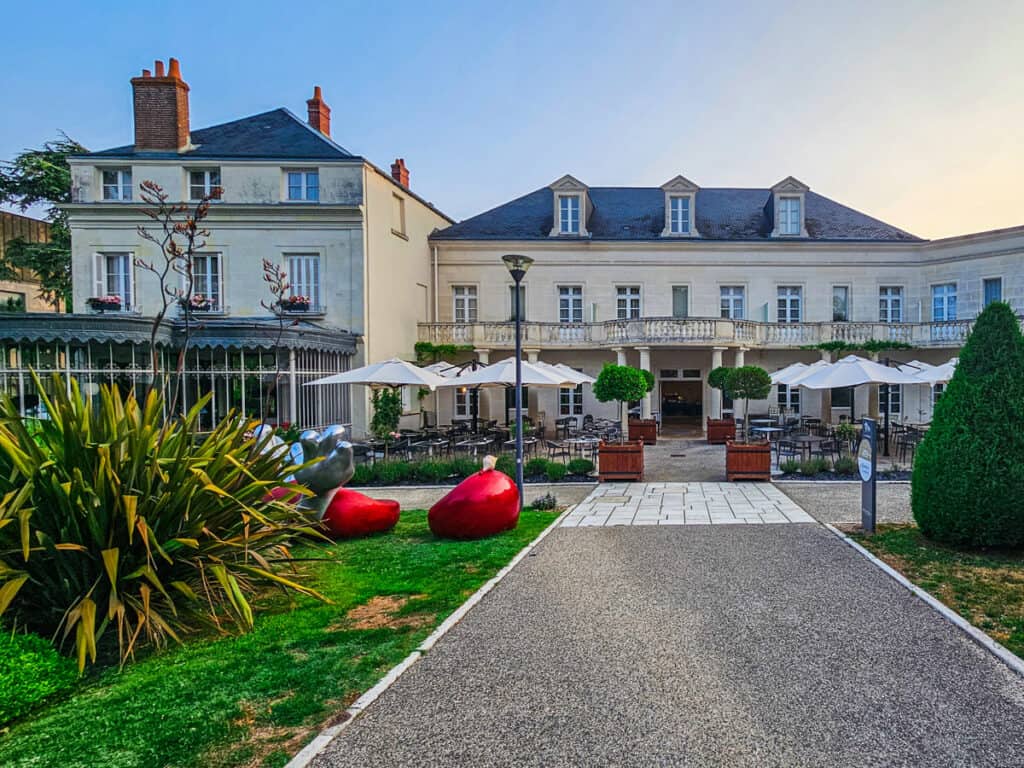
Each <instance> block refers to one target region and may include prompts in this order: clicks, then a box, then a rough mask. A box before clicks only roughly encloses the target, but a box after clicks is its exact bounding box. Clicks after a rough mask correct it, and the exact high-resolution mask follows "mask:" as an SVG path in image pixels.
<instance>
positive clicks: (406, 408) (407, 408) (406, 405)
mask: <svg viewBox="0 0 1024 768" xmlns="http://www.w3.org/2000/svg"><path fill="white" fill-rule="evenodd" d="M414 389H418V387H402V388H401V392H402V413H414V412H415V411H416V409H415V408H413V400H414V398H413V390H414ZM417 402H418V401H417Z"/></svg>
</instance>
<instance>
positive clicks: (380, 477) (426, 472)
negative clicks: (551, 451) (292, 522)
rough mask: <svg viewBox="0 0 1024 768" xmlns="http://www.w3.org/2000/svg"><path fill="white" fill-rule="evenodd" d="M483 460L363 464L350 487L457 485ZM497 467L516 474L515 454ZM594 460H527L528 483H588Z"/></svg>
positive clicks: (526, 481) (502, 458)
mask: <svg viewBox="0 0 1024 768" xmlns="http://www.w3.org/2000/svg"><path fill="white" fill-rule="evenodd" d="M479 469H480V461H479V460H473V459H452V460H447V459H443V460H439V459H424V460H422V461H378V462H376V463H374V464H360V465H358V466H357V467H356V472H355V474H354V475H353V476H352V479H351V480H350V481H349V482H348V483H347V484H346V487H348V488H374V487H377V488H379V487H394V486H399V487H415V486H422V485H453V486H454V485H458V484H459V483H460V482H462V481H463V480H464V479H465V478H467V477H469V476H470V475H471V474H473V473H474V472H477V471H479ZM496 469H498V470H499V471H501V472H504V473H505V474H506V475H508V476H509V477H512V478H514V477H515V476H516V462H515V459H514V458H513V457H512V456H509V455H504V456H499V457H498V461H497V466H496ZM593 471H594V463H593V462H592V461H590V460H589V459H572V460H571V461H569V462H568V463H567V464H566V463H563V462H561V461H550V460H548V459H544V458H533V459H527V460H526V461H525V462H524V464H523V482H525V483H588V482H593V481H594V479H595V478H594V477H592V476H591V472H593Z"/></svg>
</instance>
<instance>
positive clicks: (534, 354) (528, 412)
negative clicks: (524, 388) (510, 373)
mask: <svg viewBox="0 0 1024 768" xmlns="http://www.w3.org/2000/svg"><path fill="white" fill-rule="evenodd" d="M523 352H525V353H526V362H528V363H536V362H537V360H539V359H540V350H539V349H535V348H529V349H527V348H524V349H523ZM556 397H557V395H556ZM539 398H540V392H539V391H538V389H537V387H534V388H533V389H531V390H529V392H527V399H526V402H525V403H523V409H524V410H523V415H524V416H529V417H530V418H531V419H536V418H538V413H539V412H540V400H539Z"/></svg>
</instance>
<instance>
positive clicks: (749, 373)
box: [725, 365, 772, 482]
mask: <svg viewBox="0 0 1024 768" xmlns="http://www.w3.org/2000/svg"><path fill="white" fill-rule="evenodd" d="M771 390H772V380H771V377H770V376H769V375H768V372H767V371H766V370H765V369H764V368H760V367H758V366H756V365H744V366H742V367H740V368H733V369H732V370H730V371H729V374H728V376H727V377H726V379H725V391H726V392H728V394H729V397H731V398H732V399H733V400H742V401H743V412H744V413H749V412H750V401H751V400H763V399H765V398H766V397H768V395H769V393H770V392H771ZM771 471H772V449H771V445H770V444H769V442H768V441H767V440H764V441H758V442H754V443H747V442H746V441H745V440H744V442H736V441H735V440H728V441H727V442H726V444H725V478H726V480H728V481H729V482H732V481H733V480H771Z"/></svg>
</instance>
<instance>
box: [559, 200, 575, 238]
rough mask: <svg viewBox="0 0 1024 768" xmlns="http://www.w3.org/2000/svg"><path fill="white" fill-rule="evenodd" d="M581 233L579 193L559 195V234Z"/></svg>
mask: <svg viewBox="0 0 1024 768" xmlns="http://www.w3.org/2000/svg"><path fill="white" fill-rule="evenodd" d="M579 233H580V197H579V195H559V196H558V234H560V235H578V234H579Z"/></svg>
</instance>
